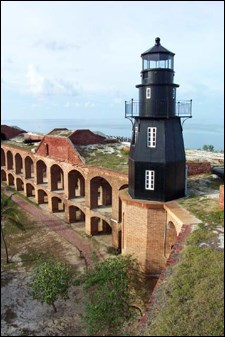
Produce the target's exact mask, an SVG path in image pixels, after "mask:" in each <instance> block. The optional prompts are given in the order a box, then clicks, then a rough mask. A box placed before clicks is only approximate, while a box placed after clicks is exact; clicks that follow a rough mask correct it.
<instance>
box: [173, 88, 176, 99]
mask: <svg viewBox="0 0 225 337" xmlns="http://www.w3.org/2000/svg"><path fill="white" fill-rule="evenodd" d="M175 95H176V89H175V88H173V99H175Z"/></svg>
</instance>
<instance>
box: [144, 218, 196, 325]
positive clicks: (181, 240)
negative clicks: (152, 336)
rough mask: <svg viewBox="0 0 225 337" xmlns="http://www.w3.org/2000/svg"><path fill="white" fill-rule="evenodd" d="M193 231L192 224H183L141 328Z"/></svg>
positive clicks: (151, 298) (152, 295)
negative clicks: (159, 289)
mask: <svg viewBox="0 0 225 337" xmlns="http://www.w3.org/2000/svg"><path fill="white" fill-rule="evenodd" d="M191 231H192V229H191V226H190V225H185V224H184V225H183V226H182V228H181V232H180V234H179V235H178V237H177V241H176V243H175V244H174V245H173V250H172V251H171V254H170V256H169V257H168V259H167V260H166V268H165V269H164V271H163V272H162V273H161V274H160V277H159V279H158V281H157V284H156V286H155V288H154V290H153V293H152V294H151V297H150V300H149V302H148V307H147V310H146V312H145V315H144V316H143V317H142V318H141V320H140V323H139V328H141V327H142V326H143V325H144V324H145V323H146V321H147V319H148V317H149V316H150V313H151V309H152V307H153V304H154V303H155V302H156V298H155V293H156V290H157V289H158V288H159V287H160V285H161V284H162V283H163V282H166V278H167V274H169V275H170V273H167V268H168V267H170V266H173V265H174V264H176V263H177V262H178V259H179V255H180V253H181V251H182V250H183V248H184V245H185V241H186V239H187V237H188V236H189V234H190V233H191Z"/></svg>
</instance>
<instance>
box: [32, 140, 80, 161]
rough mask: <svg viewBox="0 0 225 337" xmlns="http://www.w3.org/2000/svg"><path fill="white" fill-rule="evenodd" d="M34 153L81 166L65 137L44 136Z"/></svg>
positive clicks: (75, 151)
mask: <svg viewBox="0 0 225 337" xmlns="http://www.w3.org/2000/svg"><path fill="white" fill-rule="evenodd" d="M36 153H37V154H38V155H40V156H44V157H49V158H54V159H56V160H59V161H66V162H68V163H71V164H77V165H78V164H83V162H82V159H81V157H80V155H79V153H78V152H77V150H76V149H75V148H74V146H73V145H72V143H71V141H70V140H69V139H68V138H66V137H59V136H57V137H56V136H45V137H44V139H43V141H42V142H41V144H40V145H39V147H38V149H37V152H36Z"/></svg>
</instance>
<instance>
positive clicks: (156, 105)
mask: <svg viewBox="0 0 225 337" xmlns="http://www.w3.org/2000/svg"><path fill="white" fill-rule="evenodd" d="M172 104H175V109H173V110H175V112H174V113H173V115H172V114H171V106H172ZM142 111H145V112H146V111H149V114H147V115H146V114H145V115H143V114H142ZM162 111H163V113H162ZM173 116H176V117H180V118H191V117H192V100H185V101H177V102H175V103H173V102H172V101H169V100H152V99H151V101H149V102H145V101H143V102H141V101H134V100H133V99H131V100H130V101H129V102H127V101H125V118H135V117H153V118H157V117H160V118H169V117H173Z"/></svg>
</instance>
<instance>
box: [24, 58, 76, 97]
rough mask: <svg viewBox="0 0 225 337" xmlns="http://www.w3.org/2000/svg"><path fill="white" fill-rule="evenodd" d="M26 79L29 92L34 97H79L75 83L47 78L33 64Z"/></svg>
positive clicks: (29, 66)
mask: <svg viewBox="0 0 225 337" xmlns="http://www.w3.org/2000/svg"><path fill="white" fill-rule="evenodd" d="M26 77H27V82H28V86H29V89H28V91H29V92H30V93H32V94H34V95H38V96H49V95H59V94H61V95H74V96H75V95H78V90H77V89H75V88H74V85H73V83H71V82H69V81H65V80H63V79H55V78H53V79H49V78H46V77H45V76H44V75H43V74H41V73H40V71H39V70H38V69H37V68H36V67H35V66H34V65H33V64H30V65H28V70H27V74H26Z"/></svg>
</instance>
